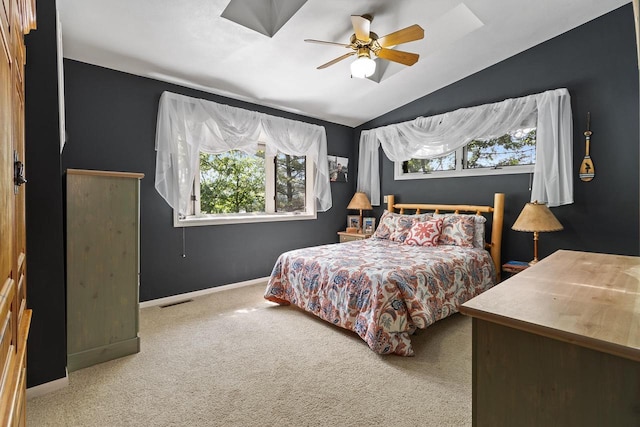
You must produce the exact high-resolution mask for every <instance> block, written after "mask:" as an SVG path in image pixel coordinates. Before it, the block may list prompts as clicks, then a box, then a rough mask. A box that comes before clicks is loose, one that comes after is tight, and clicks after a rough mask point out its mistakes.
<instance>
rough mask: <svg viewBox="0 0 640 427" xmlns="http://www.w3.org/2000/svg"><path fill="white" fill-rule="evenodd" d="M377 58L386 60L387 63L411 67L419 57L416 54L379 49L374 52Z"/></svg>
mask: <svg viewBox="0 0 640 427" xmlns="http://www.w3.org/2000/svg"><path fill="white" fill-rule="evenodd" d="M376 55H377V56H378V58H382V59H386V60H388V61H393V62H399V63H400V64H404V65H413V64H415V63H416V62H418V58H420V55H418V54H417V53H411V52H403V51H401V50H393V49H384V48H382V49H380V50H379V51H377V52H376Z"/></svg>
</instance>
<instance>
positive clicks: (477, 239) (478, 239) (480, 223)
mask: <svg viewBox="0 0 640 427" xmlns="http://www.w3.org/2000/svg"><path fill="white" fill-rule="evenodd" d="M452 216H464V217H469V218H473V220H474V221H475V228H474V231H473V247H474V248H480V249H484V245H485V237H484V232H485V225H484V224H485V223H486V222H487V218H485V217H484V216H482V215H475V214H470V215H469V214H434V215H433V217H434V218H446V217H452Z"/></svg>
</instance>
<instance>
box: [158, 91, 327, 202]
mask: <svg viewBox="0 0 640 427" xmlns="http://www.w3.org/2000/svg"><path fill="white" fill-rule="evenodd" d="M261 135H262V139H261ZM259 140H260V142H262V143H264V144H265V147H266V152H267V155H275V154H277V153H283V154H290V155H296V156H307V161H312V162H313V163H314V165H315V170H316V176H315V181H314V185H315V194H316V206H317V209H318V211H321V212H324V211H327V210H329V209H330V208H331V203H332V202H331V186H330V183H329V165H328V162H327V136H326V132H325V129H324V127H322V126H316V125H312V124H309V123H303V122H298V121H294V120H288V119H284V118H282V117H275V116H269V115H267V114H263V113H258V112H255V111H249V110H244V109H241V108H236V107H231V106H228V105H224V104H217V103H215V102H212V101H207V100H204V99H197V98H191V97H188V96H183V95H178V94H175V93H171V92H164V93H163V94H162V96H161V97H160V105H159V108H158V121H157V124H156V152H157V153H156V182H155V187H156V190H157V191H158V193H160V195H161V196H162V197H163V198H164V199H165V200H166V201H167V203H168V204H169V205H170V206H171V207H172V208H174V209H176V210H177V211H178V212H179V213H181V214H184V213H186V212H187V211H188V206H189V202H190V195H191V187H192V184H193V179H194V177H195V173H196V171H197V170H198V163H199V157H200V151H204V152H207V153H212V154H218V153H224V152H226V151H229V150H234V149H235V150H242V151H245V152H247V153H250V154H253V153H255V152H256V149H257V146H258V141H259Z"/></svg>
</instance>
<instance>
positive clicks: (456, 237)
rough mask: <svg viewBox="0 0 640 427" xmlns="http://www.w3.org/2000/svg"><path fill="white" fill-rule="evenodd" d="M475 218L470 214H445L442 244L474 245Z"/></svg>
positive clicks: (466, 246) (441, 237) (468, 246)
mask: <svg viewBox="0 0 640 427" xmlns="http://www.w3.org/2000/svg"><path fill="white" fill-rule="evenodd" d="M475 225H476V224H475V220H474V219H473V218H472V217H470V216H464V215H451V216H445V217H444V218H443V223H442V233H440V240H439V243H440V244H441V245H454V246H462V247H465V248H472V247H473V235H474V231H475Z"/></svg>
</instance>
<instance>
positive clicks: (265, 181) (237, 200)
mask: <svg viewBox="0 0 640 427" xmlns="http://www.w3.org/2000/svg"><path fill="white" fill-rule="evenodd" d="M312 176H313V166H312V165H308V164H307V161H306V158H305V157H304V156H293V155H288V154H277V155H276V156H266V154H265V150H264V146H260V148H259V149H258V151H257V152H256V153H255V154H248V153H245V152H244V151H240V150H230V151H227V152H225V153H221V154H209V153H203V152H201V153H200V164H199V171H198V173H196V178H195V180H194V185H193V193H192V197H191V200H192V206H191V207H190V209H191V211H190V212H189V215H186V216H183V217H177V218H176V225H179V226H190V225H215V224H234V223H245V222H265V221H284V220H298V219H312V218H315V217H316V212H315V203H314V202H313V201H314V197H313V186H312V183H311V181H313V179H312V178H311V177H312ZM309 201H311V202H309Z"/></svg>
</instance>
